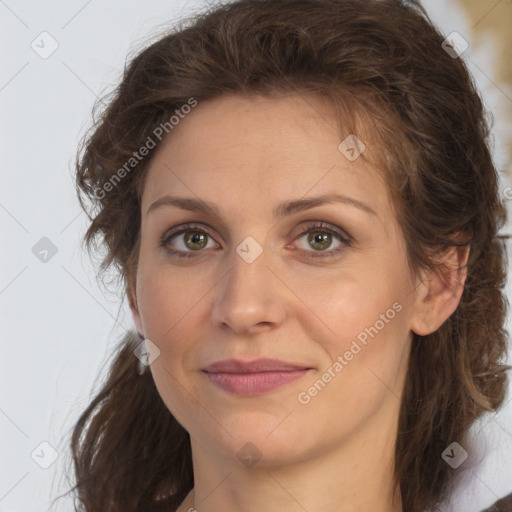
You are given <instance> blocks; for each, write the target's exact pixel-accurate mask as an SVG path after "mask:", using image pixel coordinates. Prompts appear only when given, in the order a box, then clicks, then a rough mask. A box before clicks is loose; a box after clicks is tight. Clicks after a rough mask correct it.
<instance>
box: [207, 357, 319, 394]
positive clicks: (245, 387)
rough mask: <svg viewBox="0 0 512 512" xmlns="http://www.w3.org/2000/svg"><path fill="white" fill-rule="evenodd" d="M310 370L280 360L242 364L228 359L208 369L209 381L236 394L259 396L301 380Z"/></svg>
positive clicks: (257, 360) (260, 360) (242, 362)
mask: <svg viewBox="0 0 512 512" xmlns="http://www.w3.org/2000/svg"><path fill="white" fill-rule="evenodd" d="M309 370H311V368H307V367H304V366H301V365H297V364H291V363H286V362H284V361H279V360H277V359H256V360H254V361H247V362H244V361H240V360H237V359H227V360H225V361H219V362H217V363H214V364H212V365H210V366H208V367H206V368H204V369H203V371H204V372H205V373H206V375H207V377H208V378H209V379H210V381H211V382H212V383H213V384H215V385H216V386H218V387H219V388H221V389H224V390H225V391H229V392H231V393H234V394H236V395H245V396H247V395H258V394H261V393H265V392H267V391H271V390H273V389H276V388H279V387H281V386H284V385H285V384H288V383H289V382H292V381H294V380H297V379H299V378H300V377H302V376H303V375H305V374H306V373H307V372H308V371H309Z"/></svg>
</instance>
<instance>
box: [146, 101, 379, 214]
mask: <svg viewBox="0 0 512 512" xmlns="http://www.w3.org/2000/svg"><path fill="white" fill-rule="evenodd" d="M341 121H342V123H343V120H341ZM338 122H339V121H338V119H337V115H336V111H335V109H334V108H333V105H332V104H331V103H330V102H329V101H327V100H326V99H322V98H319V97H315V96H305V95H299V94H293V95H292V94H289V95H283V96H280V97H272V98H269V97H263V96H241V95H226V96H223V97H220V98H215V99H212V100H207V101H204V102H199V104H198V105H197V106H196V107H195V108H194V109H193V110H192V112H191V113H189V114H187V115H186V116H184V117H183V119H181V120H180V122H179V124H178V125H176V126H174V128H173V129H172V131H171V132H170V133H169V135H168V136H167V137H166V138H164V140H163V141H162V143H161V145H160V147H159V148H158V150H157V151H156V153H155V155H154V156H153V159H152V161H151V162H150V165H149V168H148V176H147V179H146V180H145V187H144V191H143V198H142V209H143V211H144V212H145V211H147V209H148V207H149V205H150V204H151V203H152V202H153V201H155V200H156V199H158V198H159V197H160V196H162V195H163V194H164V193H171V192H172V193H175V194H180V195H186V196H189V197H190V196H197V197H201V198H203V199H207V200H212V201H214V202H215V203H217V204H230V203H232V202H233V203H235V202H237V201H238V203H239V204H241V205H243V204H244V202H247V201H250V202H251V203H253V206H254V203H255V202H259V203H261V207H262V208H263V207H266V208H267V209H268V207H269V203H270V202H279V201H280V200H286V199H290V198H299V197H303V196H309V195H321V194H329V193H343V194H345V195H352V196H353V197H354V198H355V199H361V198H365V199H366V202H373V203H374V204H375V206H376V207H377V208H379V207H384V206H385V202H386V201H387V197H386V196H387V194H386V185H385V183H384V181H383V178H382V173H381V172H379V170H378V169H377V168H375V166H373V165H371V164H370V162H369V160H368V158H365V156H366V155H367V154H368V153H372V152H375V148H372V142H371V141H370V140H368V139H367V136H366V135H365V134H364V133H359V135H360V137H358V138H357V139H352V138H350V137H349V138H348V141H347V139H344V140H340V131H339V129H338ZM354 136H355V137H357V135H356V134H352V137H354ZM363 139H364V140H363ZM354 141H359V143H360V144H361V145H360V146H359V147H357V146H356V147H355V150H356V151H361V150H362V149H363V147H364V152H363V153H362V154H361V155H360V156H359V157H356V158H355V159H354V158H348V157H350V156H351V154H350V153H348V154H347V152H346V150H347V146H350V145H351V144H352V145H353V143H354ZM357 143H358V142H356V144H357ZM340 144H341V146H340ZM363 145H364V146H363ZM347 156H348V157H347ZM352 156H353V152H352ZM274 199H275V201H274ZM378 203H382V204H380V205H379V204H378Z"/></svg>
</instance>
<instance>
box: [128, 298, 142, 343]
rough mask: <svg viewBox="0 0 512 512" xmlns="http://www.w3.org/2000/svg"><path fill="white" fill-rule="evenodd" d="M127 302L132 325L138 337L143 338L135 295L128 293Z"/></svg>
mask: <svg viewBox="0 0 512 512" xmlns="http://www.w3.org/2000/svg"><path fill="white" fill-rule="evenodd" d="M128 302H129V305H130V311H131V312H132V318H133V323H134V324H135V328H136V329H137V331H138V333H139V335H140V336H142V337H144V328H143V326H142V318H141V316H140V312H139V307H138V304H137V297H136V295H135V293H132V292H131V291H129V292H128Z"/></svg>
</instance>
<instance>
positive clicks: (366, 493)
mask: <svg viewBox="0 0 512 512" xmlns="http://www.w3.org/2000/svg"><path fill="white" fill-rule="evenodd" d="M335 123H336V122H335V119H334V117H333V111H332V109H331V108H330V106H329V104H327V103H326V102H325V101H322V100H320V99H319V98H316V97H308V98H307V101H306V98H304V97H303V96H299V95H288V96H282V97H276V98H264V97H246V96H239V95H226V96H223V97H220V98H215V99H213V100H209V101H204V102H200V103H199V105H198V106H197V107H196V108H195V109H194V110H193V111H192V112H191V113H190V114H188V115H187V116H186V117H185V119H183V120H181V121H180V123H179V125H177V126H175V127H174V129H173V131H172V132H171V133H170V135H169V136H168V137H167V138H166V139H164V141H163V144H162V145H161V146H160V147H159V148H158V151H157V152H156V153H155V154H154V156H153V158H152V161H151V163H150V166H149V170H148V176H147V179H146V182H145V186H144V191H143V195H142V202H141V215H142V218H141V247H140V256H139V264H138V268H137V274H136V283H135V285H134V287H133V297H132V298H133V303H132V304H131V308H132V314H133V319H134V322H135V325H136V327H137V329H138V331H139V332H140V333H141V334H142V335H144V336H145V337H146V338H147V339H150V340H151V342H152V343H154V344H155V345H156V346H157V347H158V348H159V350H160V354H159V357H157V358H156V359H155V360H154V362H152V364H151V366H150V369H151V372H152V375H153V377H154V380H155V383H156V386H157V389H158V391H159V393H160V395H161V397H162V399H163V401H164V402H165V404H166V406H167V407H168V408H169V410H170V411H171V412H172V414H173V415H174V416H175V417H176V418H177V420H178V421H179V422H180V423H181V425H183V427H184V428H185V429H186V430H187V431H188V432H189V434H190V437H191V446H192V454H193V466H194V479H195V488H194V490H193V491H192V492H191V493H190V494H189V496H188V497H187V499H186V500H185V501H184V502H183V503H182V505H181V507H180V508H179V511H180V512H182V511H188V510H189V509H190V508H192V507H195V509H196V510H199V511H200V512H219V511H225V512H230V511H238V512H239V511H244V512H252V511H261V510H265V511H269V512H272V511H277V510H279V511H281V512H282V511H290V512H292V511H300V510H308V511H314V510H322V511H324V512H331V511H333V512H334V511H336V512H339V511H343V512H355V511H361V512H362V511H368V510H372V511H374V512H396V511H401V510H402V507H401V503H400V498H399V496H395V500H394V501H392V500H391V499H390V497H389V496H390V494H391V491H392V486H393V483H394V482H393V472H392V467H393V459H394V441H395V438H396V433H397V420H398V413H399V409H400V398H401V394H402V390H403V387H404V382H405V377H406V371H407V363H408V357H409V352H410V346H411V342H412V333H413V332H416V333H418V334H422V335H424V334H428V333H430V332H433V331H434V330H436V329H437V328H438V327H439V326H440V325H441V324H442V323H443V322H444V321H445V320H446V319H447V318H448V317H449V316H450V315H451V314H452V313H453V311H454V310H455V308H456V307H457V304H458V302H459V299H460V296H461V293H462V288H463V284H464V279H465V275H464V272H463V271H458V268H459V267H460V266H461V265H463V264H464V262H465V259H466V258H467V253H465V252H464V251H463V250H461V249H454V250H453V251H450V252H448V253H447V254H446V257H445V261H444V262H445V263H446V264H447V265H449V269H450V270H449V271H447V272H446V273H444V274H440V273H432V274H426V273H423V274H421V275H419V276H418V277H413V275H412V274H411V272H410V271H409V268H408V265H407V259H406V249H405V244H404V240H403V237H402V234H401V230H400V226H399V225H398V223H397V220H396V218H395V216H394V214H393V212H392V208H391V203H390V199H389V195H388V192H387V187H386V183H385V182H384V181H383V178H382V176H381V173H380V172H379V170H378V169H376V168H374V167H372V166H371V165H370V164H369V162H368V161H367V160H365V159H363V158H362V157H359V158H357V159H356V160H355V161H349V160H348V159H347V158H346V157H345V156H344V154H342V152H341V151H340V150H339V149H338V145H339V144H340V142H341V141H340V140H339V137H338V134H337V131H336V129H335ZM361 138H362V137H361ZM364 142H365V144H366V147H367V149H366V151H367V152H368V153H367V154H368V155H370V154H371V152H372V151H377V152H378V147H377V146H376V145H375V144H373V146H372V142H371V141H370V140H364ZM329 193H340V194H343V195H345V196H348V197H350V198H352V199H356V200H358V201H361V202H363V203H365V204H366V205H367V206H369V207H370V208H371V209H372V210H373V211H374V214H372V213H368V212H366V211H364V210H362V209H359V208H357V207H354V206H353V205H351V204H346V203H332V204H324V205H321V206H316V207H314V208H312V209H309V210H305V211H300V212H295V213H292V214H290V215H288V216H286V217H284V218H283V219H281V220H279V221H276V220H274V219H273V218H272V216H271V212H272V208H273V207H274V206H275V205H277V204H278V203H279V202H281V201H287V200H293V199H300V198H303V197H304V196H306V197H316V196H320V195H323V194H329ZM166 194H169V195H175V196H180V197H192V198H201V199H203V200H206V201H209V202H212V203H215V204H216V205H217V206H218V208H219V209H220V211H221V218H218V217H216V216H211V215H207V214H204V213H201V212H194V211H187V210H183V209H180V208H178V207H176V206H171V205H166V206H162V207H160V208H156V209H154V210H153V211H152V212H150V213H148V208H149V207H150V205H152V204H153V203H154V202H155V201H156V200H158V199H160V198H161V197H162V196H164V195H166ZM308 221H323V222H325V223H327V224H328V225H329V226H331V227H333V228H334V227H338V228H340V229H341V230H343V231H345V232H346V233H348V234H349V235H350V237H352V239H353V242H352V243H351V244H346V243H344V242H343V241H340V239H338V238H337V237H336V236H335V235H333V236H332V237H331V238H328V241H329V240H330V241H331V245H329V244H328V242H327V243H326V244H325V246H324V248H323V249H321V251H319V250H315V249H316V248H317V247H318V245H314V243H313V244H312V243H311V242H308V232H306V234H303V233H304V232H305V231H306V229H307V227H306V224H307V223H308ZM188 222H191V223H192V222H193V223H195V224H198V225H199V226H198V227H199V228H201V229H203V230H205V231H207V233H208V236H207V237H206V239H205V240H204V241H203V242H202V243H203V245H202V246H201V243H199V246H200V247H203V248H200V250H196V251H194V250H193V248H194V247H197V246H198V244H197V242H196V245H194V243H193V242H190V241H188V244H187V238H186V236H184V234H183V233H181V234H178V235H177V236H175V237H173V238H172V239H170V240H168V242H167V247H168V248H173V249H175V250H181V251H183V252H187V251H188V252H193V253H194V254H195V257H193V258H190V259H186V258H183V259H180V258H178V257H176V256H171V255H170V254H168V253H167V252H166V250H165V248H163V247H160V246H159V240H160V238H161V237H162V236H163V235H164V234H166V233H168V232H169V230H170V228H173V227H175V226H180V225H182V224H184V223H188ZM191 231H192V233H190V235H192V234H193V233H195V231H194V229H192V230H191ZM312 231H313V232H314V233H317V232H318V231H320V234H322V233H325V231H323V230H322V229H312ZM248 236H251V237H253V238H254V239H255V240H256V241H257V243H258V244H259V245H260V246H261V249H262V253H261V254H260V255H259V256H258V257H257V258H256V259H255V260H254V261H253V262H252V263H248V262H247V261H246V260H244V259H243V258H242V257H241V256H240V255H239V254H238V253H237V252H236V249H237V247H238V246H239V245H240V244H241V242H242V241H244V239H245V238H246V237H248ZM242 246H243V244H242ZM340 246H341V247H342V248H343V250H342V251H341V252H340V253H338V254H337V255H335V256H332V257H325V258H321V257H317V258H315V257H314V255H315V254H319V253H320V252H322V251H323V253H324V254H326V253H329V252H331V253H333V251H335V250H336V249H337V248H339V247H340ZM250 250H252V249H250ZM396 303H398V304H399V305H400V306H401V309H400V312H397V313H396V315H394V318H393V319H391V320H389V321H388V322H385V326H384V327H383V328H381V329H380V330H379V331H378V334H377V335H375V336H374V337H373V338H370V337H369V338H368V343H367V345H362V344H361V343H359V345H360V346H361V350H360V351H359V352H358V353H357V354H356V355H354V356H353V358H352V359H351V360H350V361H347V364H346V365H345V366H344V367H343V369H342V370H341V371H339V372H334V373H335V375H336V376H335V377H333V378H331V380H330V382H328V383H327V384H326V385H325V387H323V389H321V391H319V392H318V393H317V394H316V395H315V396H313V397H311V400H310V401H309V402H308V403H307V404H303V403H300V402H299V400H298V394H299V393H300V392H304V391H307V390H308V389H309V388H310V387H311V386H312V384H314V383H315V382H316V381H317V380H318V379H320V378H321V377H322V375H323V374H324V372H326V371H328V369H329V368H331V372H332V367H333V363H334V362H335V361H337V360H338V359H337V358H338V356H342V357H343V354H345V352H346V351H347V350H349V349H350V347H351V343H352V342H353V341H354V340H356V339H357V336H358V335H360V333H361V332H362V331H364V329H365V328H368V327H370V326H374V325H376V321H377V320H379V319H381V318H382V317H381V315H382V314H386V311H388V310H389V309H390V308H392V305H393V304H395V305H396ZM386 318H387V317H386ZM379 325H380V324H379ZM231 357H235V358H240V359H243V360H252V359H256V358H259V357H272V358H277V359H282V360H284V361H287V362H292V363H297V364H302V365H304V366H307V367H310V368H312V370H311V371H310V372H309V374H307V375H305V376H303V377H301V378H300V379H299V380H296V381H294V382H291V383H288V384H286V385H285V386H282V387H280V388H278V389H276V390H274V391H270V392H267V393H264V394H260V395H257V396H250V397H243V396H236V395H233V394H230V393H229V392H226V391H224V390H221V389H219V388H218V387H216V386H214V385H213V384H212V383H211V382H210V380H209V379H208V378H207V376H206V375H205V374H204V373H203V372H202V371H201V369H202V368H204V367H205V366H206V365H208V364H211V363H213V362H216V361H219V360H223V359H227V358H231ZM248 442H250V443H252V444H253V445H254V446H255V447H256V448H257V450H258V453H259V454H261V458H260V459H259V460H258V461H257V463H256V464H255V465H254V466H252V467H248V466H246V465H244V463H243V462H242V461H241V460H240V459H239V458H238V457H237V453H238V452H239V450H241V449H242V447H244V445H246V443H248ZM245 450H247V447H246V448H245Z"/></svg>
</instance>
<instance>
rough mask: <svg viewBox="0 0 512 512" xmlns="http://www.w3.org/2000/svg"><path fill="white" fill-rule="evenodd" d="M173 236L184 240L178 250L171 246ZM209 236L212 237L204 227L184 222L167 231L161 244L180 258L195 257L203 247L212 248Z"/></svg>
mask: <svg viewBox="0 0 512 512" xmlns="http://www.w3.org/2000/svg"><path fill="white" fill-rule="evenodd" d="M178 235H185V236H178ZM173 238H177V240H178V241H181V242H182V243H181V245H182V247H178V250H175V249H170V248H169V242H170V241H171V240H172V239H173ZM208 238H210V239H211V237H210V235H209V234H208V232H207V231H205V230H204V229H201V228H200V227H198V226H196V225H194V224H184V225H183V226H180V228H179V229H175V230H171V232H168V233H165V234H164V236H163V237H162V238H161V240H160V244H159V245H160V246H161V247H163V248H164V249H165V250H166V251H167V252H169V253H170V254H171V255H173V256H178V257H179V258H193V257H195V256H196V254H195V253H197V252H201V250H202V249H205V248H211V247H208V246H207V241H208ZM178 245H180V244H178Z"/></svg>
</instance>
